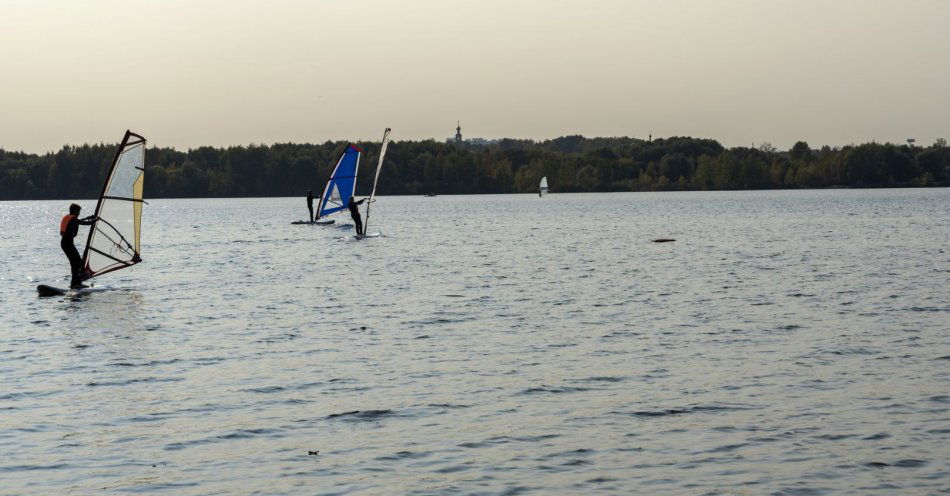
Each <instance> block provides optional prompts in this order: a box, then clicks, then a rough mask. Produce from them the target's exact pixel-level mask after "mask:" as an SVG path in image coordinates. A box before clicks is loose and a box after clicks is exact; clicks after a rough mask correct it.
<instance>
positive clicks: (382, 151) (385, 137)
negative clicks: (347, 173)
mask: <svg viewBox="0 0 950 496" xmlns="http://www.w3.org/2000/svg"><path fill="white" fill-rule="evenodd" d="M389 131H392V130H391V129H389V128H388V127H387V128H386V130H385V131H383V144H382V146H380V147H379V162H377V163H376V177H375V178H373V191H372V192H370V194H369V201H368V202H367V203H366V221H365V222H364V223H363V232H364V233H366V232H369V231H367V230H366V229H367V227H368V226H369V207H370V206H371V205H372V204H373V198H375V197H376V183H377V182H379V171H380V170H382V168H383V160H384V159H385V158H386V148H389Z"/></svg>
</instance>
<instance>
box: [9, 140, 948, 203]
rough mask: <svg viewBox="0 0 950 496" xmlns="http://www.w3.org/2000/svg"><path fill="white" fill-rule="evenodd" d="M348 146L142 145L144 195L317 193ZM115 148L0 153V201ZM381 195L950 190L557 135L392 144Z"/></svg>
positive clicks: (936, 166) (781, 156) (61, 179)
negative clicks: (542, 190) (545, 189)
mask: <svg viewBox="0 0 950 496" xmlns="http://www.w3.org/2000/svg"><path fill="white" fill-rule="evenodd" d="M346 144H347V143H346V142H331V141H328V142H325V143H322V144H295V143H277V144H273V145H250V146H232V147H227V148H215V147H208V146H203V147H199V148H194V149H189V150H187V151H179V150H175V149H173V148H164V147H150V148H148V149H147V150H146V154H145V160H146V171H147V172H146V178H145V195H146V197H147V198H188V197H244V196H297V195H304V194H306V191H307V190H308V189H312V190H314V191H315V192H316V193H317V194H319V192H320V191H322V189H323V185H324V183H325V182H326V179H327V177H328V176H329V174H330V172H331V169H332V168H333V166H334V165H335V162H336V160H337V158H338V157H339V154H340V153H342V151H343V149H344V148H345V147H346ZM356 144H357V146H359V147H360V148H362V149H363V151H364V153H363V156H362V159H361V177H362V178H363V179H362V180H361V181H359V183H358V188H357V193H358V194H361V195H363V194H369V189H370V188H371V187H372V186H371V183H372V180H371V179H370V178H371V177H372V173H373V171H374V168H375V165H376V161H377V158H378V154H379V143H370V142H363V143H356ZM116 146H117V145H115V144H93V145H90V144H86V145H80V146H64V147H63V148H62V149H60V150H59V151H56V152H51V153H46V154H30V153H23V152H14V151H7V150H3V149H0V200H21V199H81V198H86V199H88V198H95V197H96V195H98V194H99V192H100V190H101V188H102V182H103V180H104V179H105V175H106V174H108V170H109V167H110V166H111V163H112V159H113V157H114V155H115V151H116ZM384 168H385V170H384V171H383V174H382V175H381V176H380V180H379V188H378V193H379V194H383V195H420V194H427V193H436V194H470V193H526V192H537V189H538V182H539V180H540V179H541V177H542V176H547V178H548V183H549V185H550V187H551V191H552V192H582V191H664V190H723V189H780V188H827V187H897V186H900V187H913V186H950V148H948V147H947V143H946V141H945V140H942V139H941V140H938V141H937V142H936V143H934V144H933V145H931V146H927V147H918V146H909V145H895V144H889V143H887V144H879V143H865V144H860V145H848V146H844V147H835V148H831V147H827V146H825V147H822V148H820V149H813V148H811V147H810V146H809V145H808V144H807V143H805V142H801V141H800V142H798V143H796V144H795V145H794V146H793V147H792V148H791V149H790V150H787V151H786V150H777V149H775V148H774V147H772V146H771V145H768V144H765V145H761V146H758V147H734V148H725V147H723V146H722V145H721V144H719V143H718V142H717V141H715V140H711V139H699V138H688V137H673V138H665V139H654V140H642V139H636V138H626V137H618V138H585V137H583V136H563V137H560V138H556V139H551V140H546V141H532V140H514V139H504V140H501V141H499V142H497V143H495V144H492V145H489V146H473V145H469V144H465V143H462V144H454V143H440V142H436V141H434V140H425V141H398V142H393V143H391V144H390V146H389V150H388V152H387V155H386V163H385V165H384Z"/></svg>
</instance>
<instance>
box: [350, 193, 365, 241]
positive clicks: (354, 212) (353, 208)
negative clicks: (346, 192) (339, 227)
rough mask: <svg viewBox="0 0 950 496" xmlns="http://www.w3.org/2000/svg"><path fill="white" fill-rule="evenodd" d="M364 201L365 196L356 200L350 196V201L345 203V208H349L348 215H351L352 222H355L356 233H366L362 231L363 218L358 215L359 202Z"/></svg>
mask: <svg viewBox="0 0 950 496" xmlns="http://www.w3.org/2000/svg"><path fill="white" fill-rule="evenodd" d="M364 201H366V198H363V199H362V200H360V201H356V200H354V199H353V197H352V196H351V197H350V202H349V203H348V204H347V205H346V208H348V209H350V217H353V223H354V224H356V234H366V233H364V232H363V218H362V217H360V208H359V206H360V204H362V203H363V202H364Z"/></svg>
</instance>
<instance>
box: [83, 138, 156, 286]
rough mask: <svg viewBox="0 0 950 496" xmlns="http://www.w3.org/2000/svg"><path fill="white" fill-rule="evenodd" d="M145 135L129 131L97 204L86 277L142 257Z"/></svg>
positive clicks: (85, 258) (85, 257) (85, 262)
mask: <svg viewBox="0 0 950 496" xmlns="http://www.w3.org/2000/svg"><path fill="white" fill-rule="evenodd" d="M144 186H145V138H143V137H141V136H139V135H137V134H135V133H132V132H130V131H126V133H125V138H124V139H123V140H122V144H121V145H120V146H119V151H118V153H117V154H116V157H115V160H114V161H113V163H112V170H111V171H110V173H109V177H108V178H107V179H106V183H105V186H104V187H103V189H102V195H101V196H100V197H99V204H98V205H96V213H95V215H96V217H97V218H98V219H97V220H96V222H95V223H94V224H93V225H92V227H91V228H90V230H89V238H88V240H87V241H86V250H85V252H84V253H83V267H84V277H85V278H86V279H88V278H90V277H95V276H97V275H100V274H104V273H106V272H111V271H113V270H117V269H121V268H124V267H129V266H131V265H135V264H137V263H139V262H141V261H142V258H141V252H142V251H141V249H142V246H141V243H142V204H143V203H144V200H143V193H144Z"/></svg>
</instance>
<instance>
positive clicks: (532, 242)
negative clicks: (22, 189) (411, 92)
mask: <svg viewBox="0 0 950 496" xmlns="http://www.w3.org/2000/svg"><path fill="white" fill-rule="evenodd" d="M68 203H69V202H68V201H55V202H0V253H2V254H3V262H2V264H0V281H2V283H3V284H0V301H2V302H3V312H2V313H0V452H2V453H3V454H4V456H3V458H2V459H0V493H4V494H18V495H48V494H128V493H144V494H153V493H155V494H175V495H179V494H181V495H198V494H408V493H414V494H538V495H541V494H565V493H575V494H591V493H603V494H651V495H665V494H676V495H679V494H690V495H694V494H695V495H700V494H703V495H734V494H780V495H784V494H789V495H793V494H794V495H830V494H834V495H850V494H873V495H894V494H901V495H918V494H919V495H925V494H926V495H929V494H948V493H950V489H948V488H950V464H948V460H950V448H948V446H950V387H948V384H950V373H948V372H950V367H948V366H950V298H948V296H950V291H948V287H950V285H948V282H950V253H948V245H950V243H948V241H950V190H948V189H926V190H924V189H921V190H837V191H831V190H829V191H779V192H776V191H765V192H716V193H652V194H651V193H631V194H576V195H574V194H571V195H569V194H552V195H550V196H548V197H545V198H543V199H539V198H538V197H537V196H531V195H507V196H455V197H448V196H447V197H436V198H421V197H382V198H380V199H379V201H378V203H377V204H376V205H375V206H374V207H373V218H372V219H370V230H381V231H382V232H383V233H384V235H385V237H383V238H378V239H370V240H362V241H356V240H354V239H353V238H352V237H351V234H352V232H351V228H348V226H349V225H350V222H349V220H348V219H346V218H345V217H337V219H338V221H337V222H338V223H339V224H342V225H338V226H330V227H317V226H298V225H290V221H292V220H296V219H299V218H302V217H303V216H304V215H305V213H304V212H306V210H305V208H303V207H304V200H303V198H302V197H301V198H270V199H263V198H254V199H220V200H218V199H216V200H150V204H149V205H148V206H147V207H146V208H145V214H144V224H145V230H144V235H143V246H144V250H143V254H142V256H143V259H144V260H145V261H144V263H142V264H140V265H138V266H136V267H134V268H132V269H128V270H123V271H119V272H115V273H112V274H108V275H105V276H103V277H101V278H100V280H99V281H98V284H102V285H111V286H114V287H115V288H117V289H116V290H113V291H107V292H100V293H94V294H89V295H85V296H82V297H79V298H37V297H36V294H35V293H34V289H33V288H34V287H35V285H36V284H38V283H48V284H54V285H63V284H65V276H66V273H67V271H68V264H67V262H66V259H65V257H64V256H63V254H62V253H61V251H60V249H59V246H58V233H57V227H58V224H59V218H60V217H61V216H62V215H63V213H64V210H65V209H66V207H67V206H68ZM81 203H82V205H83V207H84V212H90V211H91V210H92V209H93V207H94V202H92V201H84V202H81ZM85 229H86V228H83V230H82V232H81V237H83V241H84V239H85V238H84V236H85V232H86V231H85ZM665 237H668V238H675V239H676V240H677V241H676V242H673V243H663V244H658V243H652V242H650V240H651V239H654V238H665Z"/></svg>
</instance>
